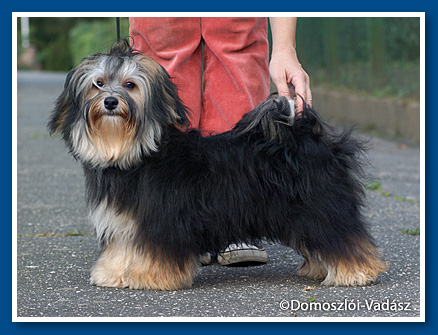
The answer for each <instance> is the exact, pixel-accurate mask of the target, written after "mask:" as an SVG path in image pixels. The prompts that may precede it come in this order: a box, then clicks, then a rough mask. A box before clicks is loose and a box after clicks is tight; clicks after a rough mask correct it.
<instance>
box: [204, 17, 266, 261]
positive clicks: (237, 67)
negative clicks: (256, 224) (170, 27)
mask: <svg viewBox="0 0 438 335" xmlns="http://www.w3.org/2000/svg"><path fill="white" fill-rule="evenodd" d="M267 29H268V27H267V19H266V18H202V19H201V30H202V37H203V39H204V54H203V56H204V94H203V100H202V112H201V120H200V128H201V130H202V131H203V132H204V133H221V132H224V131H228V130H230V129H231V128H232V127H233V126H234V125H235V124H236V123H237V122H238V121H239V120H240V119H241V117H242V115H243V114H245V113H248V112H249V111H251V110H252V109H254V107H256V106H257V105H258V104H259V103H261V102H262V101H264V100H265V99H266V98H267V97H268V95H269V83H270V81H269V70H268V49H269V46H268V32H267ZM210 259H211V258H208V257H207V261H205V262H204V264H208V263H209V260H210ZM217 260H218V262H219V263H220V264H221V265H241V266H242V265H251V264H263V263H266V262H267V260H268V254H267V253H266V251H265V249H264V248H263V247H262V246H258V245H248V244H245V243H239V244H237V245H236V244H233V245H230V246H228V248H226V249H225V250H224V251H223V252H220V253H218V255H217ZM201 261H202V260H201Z"/></svg>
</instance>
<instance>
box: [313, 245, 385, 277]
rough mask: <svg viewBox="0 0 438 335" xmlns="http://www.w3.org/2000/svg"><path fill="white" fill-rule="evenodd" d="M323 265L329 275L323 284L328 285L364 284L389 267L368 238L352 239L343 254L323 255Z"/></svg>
mask: <svg viewBox="0 0 438 335" xmlns="http://www.w3.org/2000/svg"><path fill="white" fill-rule="evenodd" d="M352 242H353V243H352ZM323 266H324V267H325V268H326V269H327V276H326V277H325V280H324V281H323V282H322V285H327V286H364V285H367V284H370V283H373V282H374V281H375V280H376V279H377V277H378V276H379V275H380V274H381V273H382V272H383V271H385V270H386V269H387V268H388V264H386V263H385V262H384V261H383V260H382V259H381V256H380V253H379V251H378V250H377V248H376V247H375V246H374V244H373V243H372V242H371V241H370V240H369V239H368V238H361V239H357V240H356V241H350V243H349V245H346V246H345V250H344V251H343V252H342V254H341V253H339V254H335V255H326V256H325V257H324V256H323Z"/></svg>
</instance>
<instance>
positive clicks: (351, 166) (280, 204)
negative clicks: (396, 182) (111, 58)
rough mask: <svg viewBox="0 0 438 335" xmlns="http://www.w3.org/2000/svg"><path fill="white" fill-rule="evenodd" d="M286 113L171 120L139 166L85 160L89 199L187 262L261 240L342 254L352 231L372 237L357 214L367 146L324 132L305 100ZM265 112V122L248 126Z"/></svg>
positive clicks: (271, 110) (271, 106)
mask: <svg viewBox="0 0 438 335" xmlns="http://www.w3.org/2000/svg"><path fill="white" fill-rule="evenodd" d="M290 113H291V111H290V107H289V104H288V102H287V100H286V99H285V98H282V99H279V100H268V101H266V102H264V103H263V104H261V105H260V106H259V107H257V108H256V109H255V110H254V111H252V112H250V113H249V114H247V115H245V116H244V117H243V119H242V120H241V121H240V122H239V123H238V124H237V125H236V126H235V127H234V128H233V129H232V130H231V131H230V132H228V133H224V134H220V135H216V136H211V137H202V136H201V134H200V133H199V132H198V131H197V130H191V131H188V132H185V131H181V130H178V129H177V128H175V127H173V126H168V127H166V128H165V129H164V132H163V137H162V141H161V145H160V148H159V151H158V152H156V153H153V154H152V155H150V156H145V157H144V158H143V161H142V162H141V164H139V165H138V166H136V167H135V168H133V169H130V170H128V171H124V170H120V169H118V168H114V167H109V168H106V169H100V168H87V167H85V175H86V183H87V198H88V202H89V204H90V206H91V207H93V206H96V205H97V204H99V203H100V202H101V201H102V200H103V199H104V198H107V199H108V202H109V204H112V206H114V207H115V208H116V209H117V210H118V211H119V212H126V211H127V212H129V213H130V215H132V216H133V217H134V218H135V221H136V222H138V223H139V226H138V231H137V233H136V243H137V244H138V246H139V247H144V246H146V247H148V248H150V246H161V247H163V248H162V250H160V252H164V253H167V254H168V256H169V257H173V258H176V259H178V260H179V261H181V262H183V261H184V260H185V258H186V257H187V256H188V255H191V254H201V253H203V252H206V251H219V250H222V249H224V248H225V247H226V246H228V245H229V244H231V243H236V242H242V241H246V242H255V241H257V240H259V239H261V238H265V239H268V240H270V241H274V242H280V243H282V244H285V245H289V246H294V247H295V248H296V249H298V251H299V250H300V248H301V247H302V246H303V247H305V248H306V249H308V250H311V251H315V252H321V253H324V254H327V255H333V256H336V255H341V254H343V253H345V252H346V249H348V241H350V240H351V238H352V237H360V238H363V237H366V238H367V239H369V238H370V237H369V236H368V234H367V232H366V227H365V222H364V220H363V218H362V216H361V214H360V207H361V205H362V196H363V190H362V185H361V183H360V181H359V179H358V178H357V173H358V171H359V168H360V166H359V165H358V160H357V157H358V155H361V153H362V146H361V144H360V142H358V141H357V140H355V139H353V138H352V137H351V133H350V131H347V132H344V133H341V134H333V133H330V134H329V133H327V132H326V127H325V126H324V125H323V123H322V122H321V120H320V118H319V116H318V115H317V114H316V112H314V111H313V110H311V109H310V108H309V107H308V106H307V107H306V109H305V110H304V112H303V116H302V117H301V118H298V119H296V120H295V122H294V123H293V124H292V125H287V124H286V123H285V119H287V118H288V117H289V116H290ZM260 114H263V116H262V118H264V119H265V120H264V122H265V126H262V124H263V122H261V121H258V122H257V125H256V126H255V127H253V128H251V129H250V130H248V129H249V128H250V127H251V126H250V125H251V124H252V123H253V122H254V119H255V118H259V117H260ZM271 126H272V127H274V128H275V130H274V129H272V128H270V127H271ZM270 132H271V133H272V132H274V133H275V134H276V135H277V136H276V137H274V138H273V139H270V137H271V136H272V134H271V133H270ZM267 138H268V139H267ZM279 138H281V141H280V140H279ZM350 247H351V246H350ZM148 251H152V252H154V251H153V250H148Z"/></svg>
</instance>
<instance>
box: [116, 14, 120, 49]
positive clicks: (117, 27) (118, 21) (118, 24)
mask: <svg viewBox="0 0 438 335" xmlns="http://www.w3.org/2000/svg"><path fill="white" fill-rule="evenodd" d="M116 29H117V43H120V17H116Z"/></svg>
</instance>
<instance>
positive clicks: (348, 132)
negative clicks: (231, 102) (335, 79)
mask: <svg viewBox="0 0 438 335" xmlns="http://www.w3.org/2000/svg"><path fill="white" fill-rule="evenodd" d="M353 131H354V127H353V126H352V127H347V128H344V129H335V128H334V127H332V126H331V125H329V124H327V123H326V122H324V121H323V119H322V118H321V116H320V115H319V114H318V113H317V112H316V111H315V110H313V109H312V108H311V107H310V106H309V105H307V104H304V110H303V111H302V112H301V113H299V114H298V115H295V110H294V108H293V105H292V104H291V103H290V102H289V100H288V99H287V98H286V97H278V95H275V94H272V95H271V96H270V97H269V98H268V99H267V100H266V101H264V102H262V103H261V104H259V105H258V106H257V107H256V108H255V109H254V110H253V111H251V112H249V113H248V114H246V115H244V116H243V118H242V119H241V120H240V121H239V122H238V123H237V124H236V126H235V127H234V128H233V129H232V131H231V133H232V134H233V135H235V136H243V137H247V138H248V139H247V140H248V142H250V143H254V144H255V145H256V146H257V147H258V148H259V149H260V150H265V151H266V152H268V153H270V154H273V155H277V154H280V155H281V156H282V157H283V158H286V160H288V161H289V160H294V158H293V157H297V156H299V157H307V158H309V159H311V157H316V156H327V155H331V156H336V157H337V158H338V159H339V158H342V159H345V160H346V161H345V162H344V164H346V165H347V166H349V167H351V168H352V169H353V170H355V171H356V173H358V172H361V173H359V174H361V175H363V169H362V168H361V165H362V162H363V157H361V159H359V156H363V152H364V151H365V150H366V149H367V141H362V140H360V139H358V138H355V137H353V136H352V133H353Z"/></svg>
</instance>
